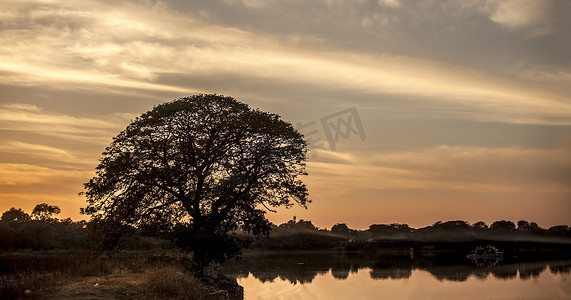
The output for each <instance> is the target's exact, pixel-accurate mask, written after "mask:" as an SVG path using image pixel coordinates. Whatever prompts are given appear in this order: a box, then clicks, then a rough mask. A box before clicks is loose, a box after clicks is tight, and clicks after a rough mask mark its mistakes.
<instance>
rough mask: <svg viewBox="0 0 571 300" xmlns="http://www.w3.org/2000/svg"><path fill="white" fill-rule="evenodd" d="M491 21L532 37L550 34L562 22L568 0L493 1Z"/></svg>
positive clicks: (491, 2)
mask: <svg viewBox="0 0 571 300" xmlns="http://www.w3.org/2000/svg"><path fill="white" fill-rule="evenodd" d="M488 2H489V5H490V8H489V9H490V19H491V20H493V21H494V22H496V23H498V24H500V25H502V26H504V27H506V28H507V29H510V30H523V31H526V32H528V33H529V34H530V35H531V36H538V35H543V34H549V33H551V32H553V31H554V30H555V24H556V23H557V22H558V21H559V20H560V17H561V10H562V9H563V7H564V6H565V5H567V4H569V2H568V1H566V0H541V1H537V0H491V1H488Z"/></svg>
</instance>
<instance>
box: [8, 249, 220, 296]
mask: <svg viewBox="0 0 571 300" xmlns="http://www.w3.org/2000/svg"><path fill="white" fill-rule="evenodd" d="M0 260H1V261H2V263H1V264H0V266H1V267H0V299H20V298H31V299H42V298H52V299H53V298H59V299H62V298H63V299H65V298H67V297H69V299H71V298H73V297H75V296H77V295H78V294H81V293H83V294H85V295H86V296H89V295H91V296H93V297H104V298H108V297H112V298H119V299H121V298H123V299H124V298H128V299H204V298H207V295H208V294H209V293H210V292H209V291H208V287H207V286H205V285H204V284H202V283H201V282H200V281H199V280H198V279H197V278H195V277H194V276H193V274H192V273H190V272H189V271H187V268H185V264H187V263H188V258H187V257H186V256H185V255H184V254H181V253H176V252H170V253H161V254H156V253H133V252H122V253H118V254H115V255H113V256H109V255H99V254H97V253H94V252H69V251H51V252H50V251H48V252H32V251H25V252H10V253H1V254H0Z"/></svg>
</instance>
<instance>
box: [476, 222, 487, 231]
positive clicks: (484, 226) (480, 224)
mask: <svg viewBox="0 0 571 300" xmlns="http://www.w3.org/2000/svg"><path fill="white" fill-rule="evenodd" d="M472 228H473V229H476V230H486V229H488V225H487V224H486V222H484V221H478V222H476V223H474V224H472Z"/></svg>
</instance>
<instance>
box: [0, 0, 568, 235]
mask: <svg viewBox="0 0 571 300" xmlns="http://www.w3.org/2000/svg"><path fill="white" fill-rule="evenodd" d="M196 93H217V94H223V95H226V96H231V97H234V98H236V99H238V100H240V101H243V102H246V103H248V104H249V105H250V106H252V107H254V108H260V109H262V110H264V111H269V112H273V113H277V114H279V115H281V116H282V117H283V119H285V120H287V121H289V122H291V123H292V124H294V125H296V126H297V127H298V128H299V129H300V131H302V132H304V133H305V134H306V135H308V137H309V135H312V136H311V138H315V139H317V138H321V139H322V143H319V142H317V141H315V142H313V143H311V149H312V150H311V152H310V154H309V157H310V159H309V162H308V173H309V174H310V175H309V176H307V177H306V178H305V182H306V183H307V185H308V188H309V191H310V198H311V199H312V200H313V203H312V204H310V205H309V207H308V209H307V210H304V209H302V208H299V207H298V208H293V209H290V210H279V212H278V213H277V214H272V213H270V214H269V215H268V217H269V219H270V220H271V221H273V222H275V223H282V222H285V221H287V220H289V219H291V218H292V217H293V216H294V215H295V216H296V217H297V218H298V219H310V220H311V221H313V223H314V224H315V225H316V226H319V227H327V228H331V226H332V225H334V224H335V223H340V222H343V223H347V224H348V225H349V227H352V228H359V229H365V228H367V227H368V225H370V224H373V223H394V222H398V223H408V224H410V225H411V226H413V227H421V226H426V225H430V224H432V223H434V222H436V221H439V220H442V221H447V220H457V219H460V220H466V221H469V222H470V223H474V222H476V221H479V220H483V221H486V222H488V223H491V222H493V221H495V220H502V219H506V220H511V221H514V222H517V221H518V220H521V219H525V220H528V221H535V222H537V223H538V224H539V225H540V226H542V227H549V226H553V225H558V224H567V225H571V1H567V0H541V1H538V0H442V1H434V0H418V1H417V0H408V1H405V0H375V1H373V0H370V1H369V0H312V1H309V0H307V1H302V0H222V1H212V0H200V1H186V0H165V1H152V0H148V1H100V0H90V1H73V0H65V1H64V0H45V1H26V0H22V1H10V0H3V1H1V2H0V213H1V212H4V211H6V210H8V209H9V208H11V207H17V208H22V209H24V210H25V211H27V212H31V210H32V208H33V207H34V206H35V205H36V204H38V203H41V202H47V203H50V204H56V205H58V206H60V207H61V209H62V213H61V215H59V217H71V218H72V219H75V220H78V219H80V218H84V216H80V215H79V208H80V207H83V206H84V205H85V202H84V198H82V197H80V196H78V193H79V192H81V191H82V189H83V183H84V182H85V181H87V180H88V179H89V178H90V177H92V176H93V175H94V168H95V166H96V165H97V162H98V159H99V158H100V156H101V152H102V151H103V150H104V149H105V147H106V146H107V145H108V144H109V143H110V141H111V139H112V138H113V137H114V136H116V135H117V134H118V133H119V132H120V131H121V130H122V129H124V128H125V127H126V126H127V124H129V122H130V120H132V119H134V118H135V117H137V116H138V115H140V114H141V113H143V112H145V111H148V110H150V109H152V107H153V106H154V105H156V104H159V103H162V102H165V101H170V100H173V99H176V98H179V97H182V96H186V95H191V94H196ZM353 107H355V108H356V111H357V114H356V115H354V116H353V118H352V119H351V121H352V123H350V124H351V125H354V124H355V120H356V119H355V117H359V119H360V121H361V123H362V126H363V130H362V133H363V134H364V135H365V136H364V137H365V138H364V139H362V138H361V137H360V136H358V135H357V134H355V131H348V135H347V137H346V138H345V137H343V136H342V135H341V136H339V140H338V141H337V143H336V144H335V146H336V147H335V149H331V148H330V147H329V145H328V144H327V143H323V141H325V140H326V136H325V129H324V127H323V126H322V123H321V120H322V119H323V120H326V119H327V120H333V119H331V118H333V117H332V116H333V115H334V114H335V113H338V112H342V111H344V110H346V109H350V108H353ZM328 117H330V118H329V119H328ZM345 120H347V118H345ZM314 121H315V123H312V124H313V125H312V126H313V129H314V130H313V131H314V132H313V133H311V134H309V132H310V131H308V130H309V129H311V128H309V127H307V126H304V125H307V124H310V122H314ZM333 121H334V122H333V124H337V125H341V126H340V127H341V129H343V125H344V123H343V122H341V123H339V122H337V121H335V120H333ZM310 127H311V126H310ZM329 130H331V127H330V128H329ZM343 133H347V132H343Z"/></svg>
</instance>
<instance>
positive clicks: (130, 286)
mask: <svg viewBox="0 0 571 300" xmlns="http://www.w3.org/2000/svg"><path fill="white" fill-rule="evenodd" d="M138 275H140V274H138ZM137 277H140V276H137V274H129V273H125V274H114V275H110V276H105V277H88V278H83V279H82V280H81V281H77V282H71V283H68V284H65V285H63V286H60V287H55V288H54V289H53V290H52V291H49V292H47V293H46V294H44V295H39V296H40V299H69V300H71V299H73V300H87V299H134V298H135V299H136V298H140V297H141V296H142V295H140V292H139V290H140V289H139V286H140V285H141V284H142V282H141V281H140V279H137ZM138 296H139V297H138ZM143 298H144V297H143Z"/></svg>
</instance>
